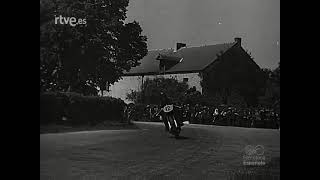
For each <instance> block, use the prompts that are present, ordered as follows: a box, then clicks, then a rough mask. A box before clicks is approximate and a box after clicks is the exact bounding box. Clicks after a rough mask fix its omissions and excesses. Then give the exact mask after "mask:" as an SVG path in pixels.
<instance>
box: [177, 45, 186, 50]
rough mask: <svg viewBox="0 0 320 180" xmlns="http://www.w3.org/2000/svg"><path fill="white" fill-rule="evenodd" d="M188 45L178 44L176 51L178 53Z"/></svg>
mask: <svg viewBox="0 0 320 180" xmlns="http://www.w3.org/2000/svg"><path fill="white" fill-rule="evenodd" d="M186 46H187V45H186V44H184V43H177V46H176V51H178V50H179V49H181V48H182V47H186Z"/></svg>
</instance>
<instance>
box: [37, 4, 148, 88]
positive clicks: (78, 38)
mask: <svg viewBox="0 0 320 180" xmlns="http://www.w3.org/2000/svg"><path fill="white" fill-rule="evenodd" d="M128 3H129V1H128V0H101V1H95V0H51V1H50V2H48V5H46V7H47V9H48V10H46V11H43V12H45V13H44V14H45V15H46V16H45V17H51V18H52V19H51V21H49V22H46V21H45V22H46V23H41V22H43V21H41V19H40V89H41V90H43V91H48V90H58V89H59V90H64V91H66V90H69V91H80V92H82V93H85V92H83V91H84V90H85V89H88V88H85V87H91V88H94V89H98V88H99V89H100V90H101V91H103V90H105V89H106V85H109V84H113V83H114V82H116V81H118V80H119V79H120V78H121V76H122V75H123V73H124V72H125V71H129V70H130V69H131V68H132V67H135V66H137V65H139V60H140V59H142V58H143V57H144V56H145V55H146V54H147V44H146V41H147V38H146V36H143V35H141V33H142V29H141V27H140V25H139V23H138V22H136V21H134V22H129V23H125V22H124V21H125V18H126V11H127V9H126V7H127V6H128ZM40 13H41V12H40ZM42 14H43V13H42ZM60 15H61V16H62V17H76V18H78V19H85V20H86V23H85V24H81V25H80V24H79V25H77V26H75V27H72V26H70V25H61V24H55V22H54V18H55V17H56V16H60Z"/></svg>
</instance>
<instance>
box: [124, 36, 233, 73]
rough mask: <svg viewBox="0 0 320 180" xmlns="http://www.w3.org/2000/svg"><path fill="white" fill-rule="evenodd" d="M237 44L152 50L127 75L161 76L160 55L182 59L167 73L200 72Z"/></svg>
mask: <svg viewBox="0 0 320 180" xmlns="http://www.w3.org/2000/svg"><path fill="white" fill-rule="evenodd" d="M235 44H236V42H233V43H225V44H216V45H207V46H199V47H185V48H181V49H179V50H178V51H176V52H175V51H174V49H162V50H151V51H149V52H148V54H147V55H146V56H145V57H144V58H142V59H141V60H140V62H141V64H140V65H139V66H136V67H133V68H131V70H130V71H129V72H125V75H127V76H130V75H149V74H159V73H160V68H159V63H160V61H159V60H157V57H158V55H159V54H161V55H167V56H172V57H175V58H180V62H179V63H177V64H176V65H174V66H173V67H171V68H170V69H168V70H166V73H182V72H199V71H201V70H203V69H204V68H206V67H207V66H208V65H209V64H211V63H212V62H213V61H214V60H216V58H217V55H218V54H219V53H224V52H226V51H227V50H228V49H230V48H231V47H232V46H233V45H235Z"/></svg>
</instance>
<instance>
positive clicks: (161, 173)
mask: <svg viewBox="0 0 320 180" xmlns="http://www.w3.org/2000/svg"><path fill="white" fill-rule="evenodd" d="M135 123H136V125H137V126H138V127H139V129H137V130H102V131H86V132H73V133H59V134H41V135H40V179H41V180H45V179H48V180H60V179H61V180H62V179H68V180H69V179H80V180H81V179H83V180H98V179H103V180H105V179H227V178H228V177H230V174H232V173H234V172H236V171H237V170H239V169H241V168H244V166H243V155H244V148H245V147H246V146H247V145H253V146H256V145H261V146H263V147H264V154H263V156H265V161H266V162H267V163H268V162H269V161H271V160H272V159H274V158H280V132H279V131H278V130H274V129H255V128H240V127H222V126H205V125H185V126H184V127H183V130H182V132H181V136H182V137H181V138H180V139H175V138H172V137H171V136H170V135H168V134H167V133H166V132H165V131H164V126H163V124H161V123H147V122H135ZM279 171H280V170H279Z"/></svg>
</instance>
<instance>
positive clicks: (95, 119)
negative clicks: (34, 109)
mask: <svg viewBox="0 0 320 180" xmlns="http://www.w3.org/2000/svg"><path fill="white" fill-rule="evenodd" d="M124 107H125V103H124V101H122V100H121V99H116V98H112V97H97V96H83V95H80V94H77V93H56V92H50V93H43V94H40V125H48V124H58V125H70V126H79V125H91V126H93V125H97V124H101V123H103V122H108V121H109V122H121V121H122V118H123V110H124ZM63 117H66V120H63Z"/></svg>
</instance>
